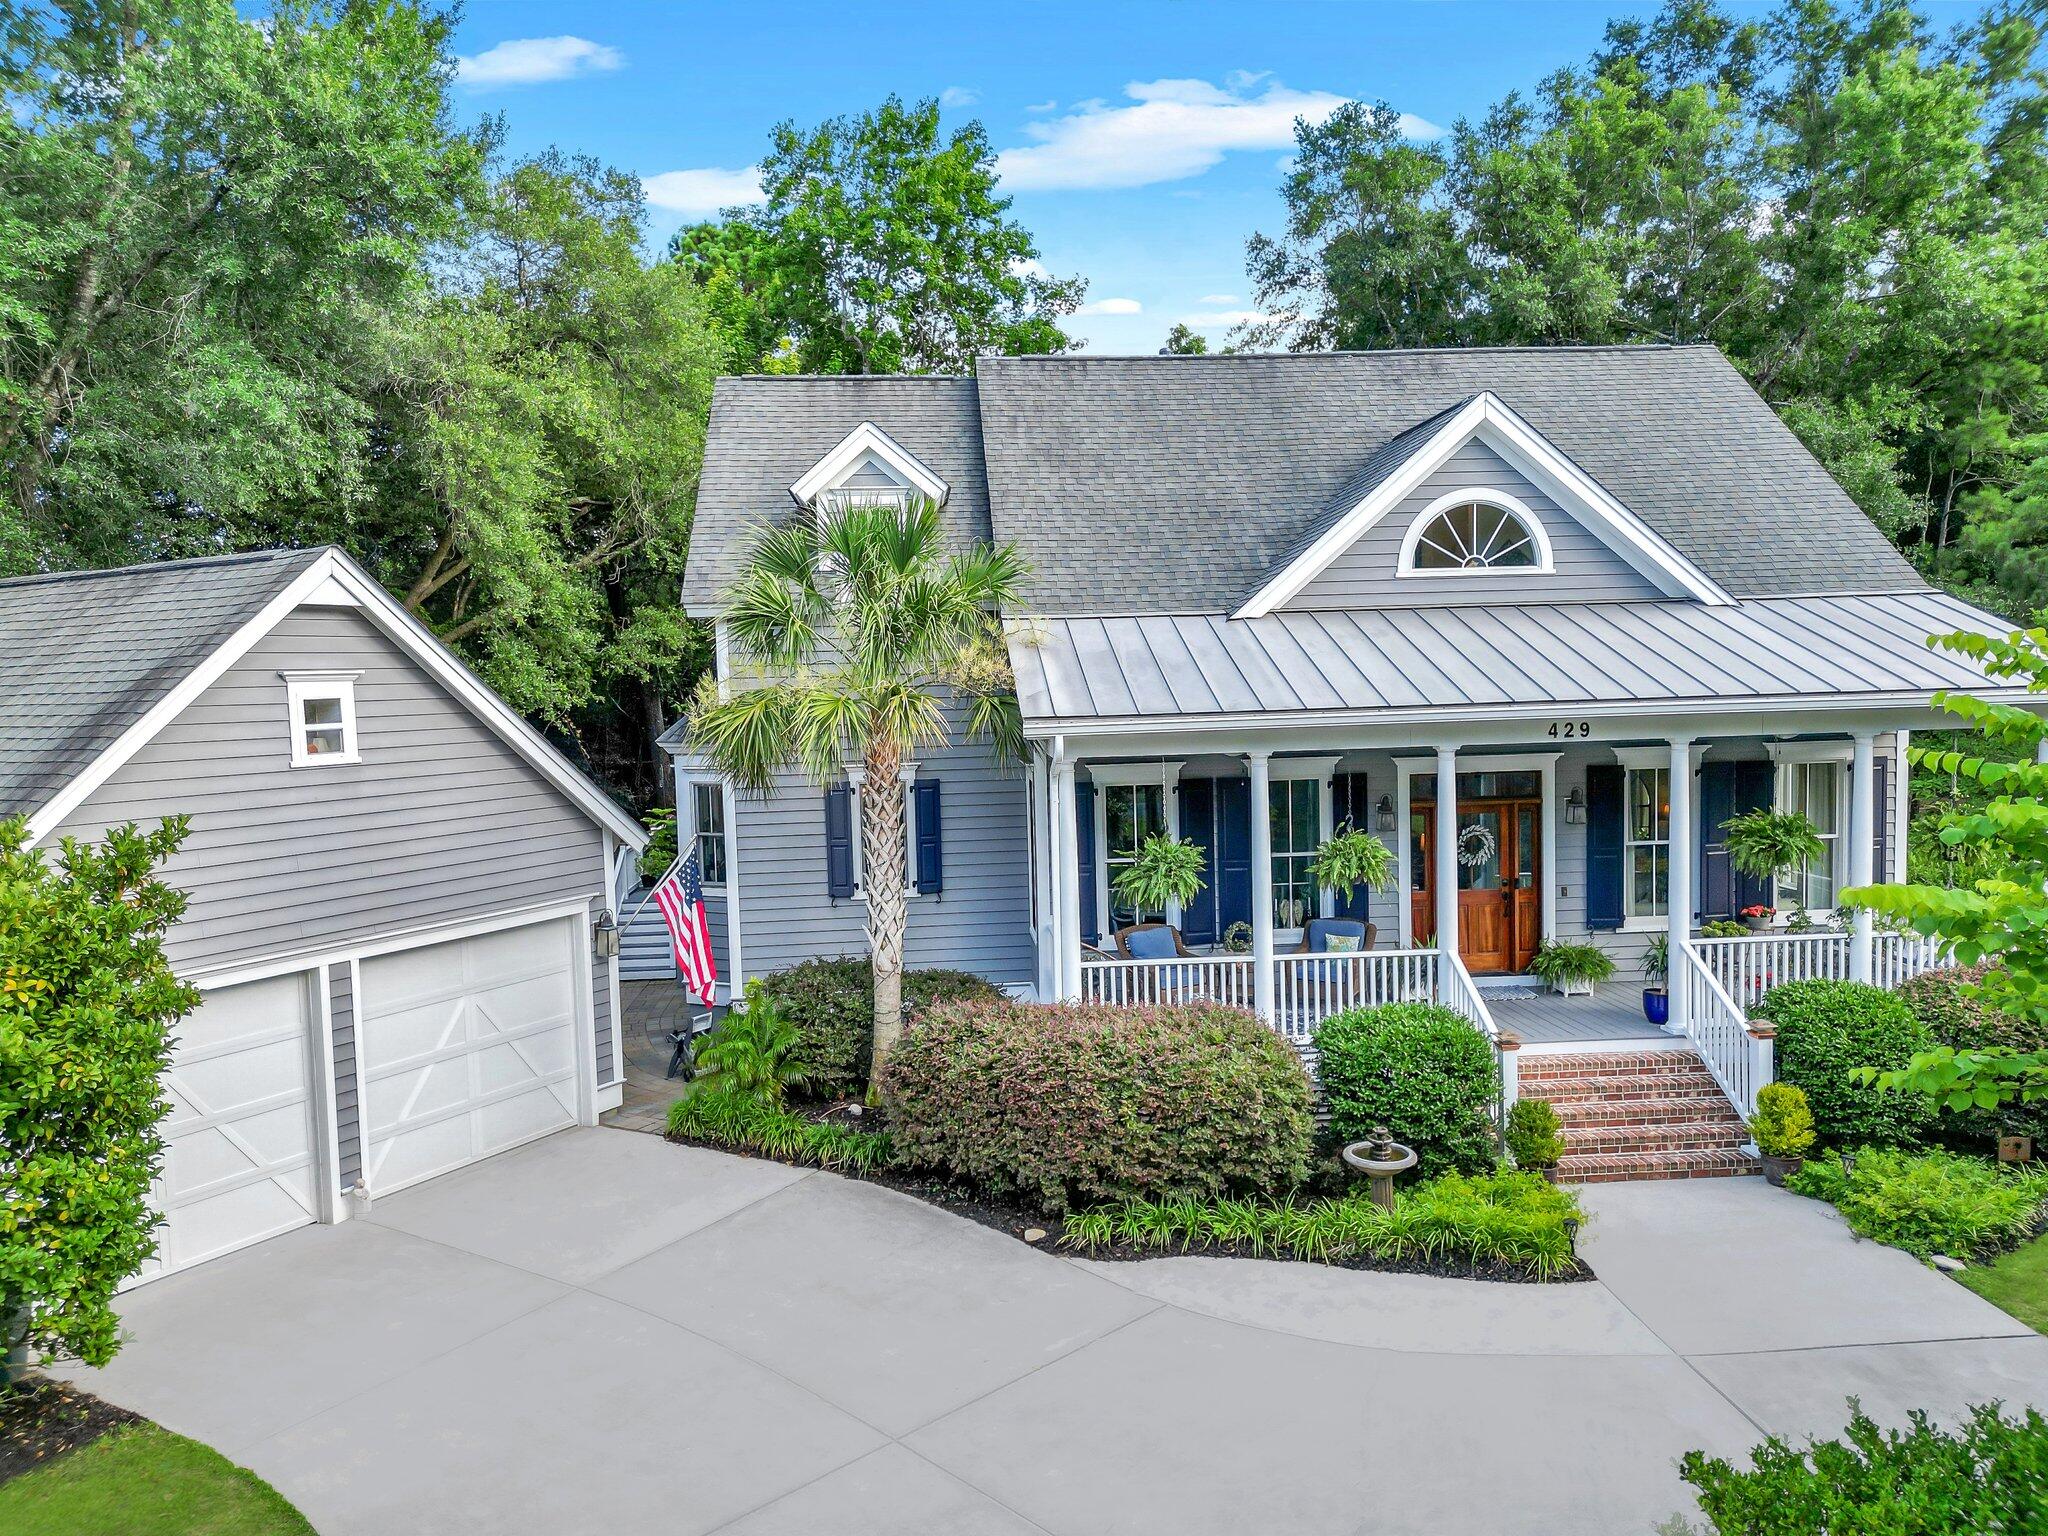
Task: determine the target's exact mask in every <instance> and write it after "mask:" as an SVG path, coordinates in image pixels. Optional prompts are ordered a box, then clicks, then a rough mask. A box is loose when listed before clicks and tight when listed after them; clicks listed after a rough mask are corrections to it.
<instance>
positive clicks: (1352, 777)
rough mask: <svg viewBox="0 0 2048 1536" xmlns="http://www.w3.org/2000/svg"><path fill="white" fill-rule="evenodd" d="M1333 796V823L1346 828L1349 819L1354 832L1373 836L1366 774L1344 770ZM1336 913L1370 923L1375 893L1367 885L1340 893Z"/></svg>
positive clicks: (1332, 787)
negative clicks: (1347, 892)
mask: <svg viewBox="0 0 2048 1536" xmlns="http://www.w3.org/2000/svg"><path fill="white" fill-rule="evenodd" d="M1330 793H1331V795H1332V797H1333V798H1332V801H1331V812H1330V824H1331V825H1332V826H1334V827H1336V828H1337V829H1338V830H1339V831H1342V830H1343V828H1344V825H1345V823H1347V822H1349V823H1350V825H1351V829H1352V830H1353V831H1354V832H1363V833H1365V834H1367V835H1368V836H1372V835H1373V824H1372V797H1371V795H1370V794H1369V793H1368V791H1367V787H1366V782H1365V775H1364V774H1362V773H1340V774H1338V775H1337V776H1336V778H1335V779H1333V780H1331V783H1330ZM1336 912H1337V915H1338V916H1339V917H1351V918H1356V919H1357V920H1358V921H1359V922H1361V923H1363V922H1368V921H1370V920H1371V918H1372V892H1371V891H1370V890H1369V889H1367V888H1366V887H1365V886H1362V885H1361V886H1358V887H1357V888H1356V889H1354V890H1353V891H1352V892H1351V893H1350V894H1349V895H1346V894H1344V893H1343V892H1341V891H1340V892H1338V894H1337V907H1336Z"/></svg>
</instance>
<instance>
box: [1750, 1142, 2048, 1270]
mask: <svg viewBox="0 0 2048 1536" xmlns="http://www.w3.org/2000/svg"><path fill="white" fill-rule="evenodd" d="M1850 1162H1851V1168H1850V1170H1849V1171H1847V1172H1845V1171H1844V1170H1843V1168H1842V1164H1841V1162H1840V1160H1838V1159H1836V1158H1831V1157H1830V1158H1817V1159H1815V1160H1814V1161H1812V1162H1809V1163H1808V1164H1806V1166H1805V1167H1803V1168H1801V1169H1800V1170H1799V1172H1797V1173H1795V1174H1793V1175H1792V1177H1791V1178H1790V1179H1788V1180H1786V1185H1787V1187H1788V1188H1790V1189H1793V1190H1795V1191H1797V1192H1798V1193H1800V1194H1802V1195H1810V1196H1812V1197H1813V1198H1814V1199H1816V1200H1825V1201H1827V1202H1828V1203H1829V1204H1830V1205H1833V1206H1834V1207H1835V1208H1836V1209H1837V1210H1839V1211H1840V1212H1841V1213H1842V1215H1843V1217H1844V1219H1845V1220H1847V1221H1848V1223H1849V1226H1850V1229H1851V1230H1852V1231H1854V1232H1856V1233H1857V1234H1858V1235H1860V1236H1862V1237H1867V1238H1870V1239H1871V1240H1872V1241H1874V1242H1879V1243H1888V1244H1890V1245H1891V1246H1892V1247H1894V1248H1903V1249H1905V1250H1906V1252H1908V1253H1910V1254H1914V1255H1916V1256H1918V1257H1920V1258H1922V1259H1926V1258H1932V1257H1933V1256H1934V1255H1935V1254H1937V1253H1941V1254H1948V1255H1951V1256H1953V1257H1956V1258H1964V1257H1968V1256H1971V1255H1982V1254H1987V1253H1991V1252H1995V1251H1997V1250H1999V1249H2002V1248H2008V1247H2011V1246H2012V1245H2013V1244H2014V1243H2017V1242H2020V1241H2021V1240H2023V1239H2024V1238H2026V1237H2027V1236H2028V1235H2029V1234H2030V1233H2031V1232H2032V1231H2033V1230H2034V1227H2035V1225H2036V1224H2037V1222H2038V1220H2039V1218H2040V1216H2041V1215H2042V1211H2043V1207H2044V1204H2048V1171H2043V1170H2037V1169H2023V1168H2021V1167H2018V1166H2012V1165H2005V1164H2000V1163H1991V1162H1986V1161H1984V1160H1982V1159H1981V1158H1974V1157H1957V1156H1956V1155H1955V1154H1953V1153H1950V1152H1921V1153H1913V1152H1901V1151H1897V1150H1895V1149H1892V1148H1888V1147H1864V1148H1862V1149H1861V1150H1860V1151H1858V1152H1856V1153H1855V1154H1853V1156H1852V1157H1851V1159H1850Z"/></svg>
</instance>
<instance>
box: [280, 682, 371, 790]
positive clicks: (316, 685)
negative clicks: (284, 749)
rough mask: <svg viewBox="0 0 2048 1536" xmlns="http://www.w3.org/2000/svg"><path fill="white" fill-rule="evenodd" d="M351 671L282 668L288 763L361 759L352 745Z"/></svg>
mask: <svg viewBox="0 0 2048 1536" xmlns="http://www.w3.org/2000/svg"><path fill="white" fill-rule="evenodd" d="M360 675H361V674H359V673H355V672H286V673H284V674H283V677H284V682H285V696H286V700H287V702H288V705H289V708H290V711H291V732H292V766H293V767H294V768H312V767H322V766H326V765H329V764H336V763H355V762H360V761H362V758H361V754H360V753H359V752H358V751H357V749H356V678H357V677H358V676H360Z"/></svg>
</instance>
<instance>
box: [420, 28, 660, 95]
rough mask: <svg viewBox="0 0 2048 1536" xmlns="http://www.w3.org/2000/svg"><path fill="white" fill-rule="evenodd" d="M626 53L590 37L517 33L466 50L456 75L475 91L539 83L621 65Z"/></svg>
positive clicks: (459, 61)
mask: <svg viewBox="0 0 2048 1536" xmlns="http://www.w3.org/2000/svg"><path fill="white" fill-rule="evenodd" d="M625 62H626V56H625V55H624V54H623V53H621V52H619V50H618V49H616V48H608V47H606V46H605V45H604V44H603V43H593V42H592V41H591V40H590V39H589V38H587V37H515V38H512V39H510V40H509V41H507V42H502V43H499V44H498V45H497V46H496V47H495V48H486V49H485V50H484V51H483V52H482V53H479V54H465V55H463V56H461V57H459V58H458V59H456V61H455V78H456V79H457V80H458V81H459V82H461V83H462V84H463V85H465V86H467V87H468V88H469V89H471V90H473V91H486V90H489V89H491V87H493V86H499V85H537V84H540V83H541V82H543V81H547V80H569V79H573V78H574V77H575V76H577V75H590V74H597V73H600V72H601V71H604V70H608V69H618V68H621V67H622V66H623V65H624V64H625Z"/></svg>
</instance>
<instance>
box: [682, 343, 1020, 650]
mask: <svg viewBox="0 0 2048 1536" xmlns="http://www.w3.org/2000/svg"><path fill="white" fill-rule="evenodd" d="M863 421H871V422H873V423H874V424H875V425H876V426H878V427H880V428H881V429H882V430H883V431H884V432H886V433H888V434H889V436H890V437H891V438H892V439H894V440H895V442H896V444H897V445H898V446H899V447H901V448H903V449H904V450H905V451H907V452H909V453H911V454H914V455H915V456H916V457H917V458H918V460H919V461H920V462H922V463H923V464H925V465H926V466H927V467H928V468H930V469H931V471H932V472H933V473H934V474H936V475H937V476H938V477H939V478H940V479H942V480H944V481H945V482H946V485H947V488H948V494H947V498H946V508H945V517H946V524H947V527H948V529H949V530H950V531H951V533H952V534H953V536H954V538H955V540H956V541H957V542H958V543H959V544H960V545H961V546H962V547H966V546H969V545H972V544H975V543H980V542H985V541H987V539H988V538H989V536H990V533H989V518H988V476H987V473H986V472H985V471H984V470H983V468H982V450H981V414H980V411H979V409H978V407H977V404H976V400H975V389H974V380H972V379H955V378H931V377H918V378H910V377H894V376H892V377H880V378H845V377H819V376H816V375H797V376H773V377H761V376H748V377H744V378H726V379H720V380H719V381H718V384H717V387H716V388H715V389H714V390H713V391H712V395H711V424H710V429H709V435H708V437H707V438H706V440H705V444H704V469H703V473H702V475H701V476H700V477H699V480H698V488H697V515H696V521H695V523H694V524H693V525H692V528H691V532H690V559H689V564H688V566H687V568H686V569H685V571H684V575H683V603H684V605H685V607H687V608H688V609H689V610H690V611H692V612H704V611H708V610H711V609H715V608H717V607H718V606H719V604H720V603H721V602H722V601H723V597H724V593H725V591H726V589H727V588H729V587H730V586H731V585H732V582H733V580H734V578H736V577H737V576H738V575H739V573H740V572H741V571H742V570H743V569H744V568H745V566H746V562H747V556H748V555H749V553H750V552H751V551H752V549H753V545H754V541H755V539H756V538H757V537H758V536H759V534H760V532H761V530H763V529H764V528H768V527H774V526H780V525H781V524H783V523H786V522H788V521H789V520H790V518H792V517H793V516H795V515H796V512H797V505H796V503H795V502H794V501H793V500H791V499H790V494H789V488H790V486H791V485H792V484H794V483H795V482H796V481H797V480H799V479H800V478H802V476H803V474H804V471H806V470H808V469H809V468H810V467H811V466H812V465H813V464H816V463H817V462H818V460H819V459H821V458H823V457H824V456H825V455H826V454H827V453H829V452H831V451H832V449H833V448H835V447H837V446H838V444H839V440H840V439H841V438H843V437H845V436H846V434H847V433H849V432H851V431H852V430H853V429H854V428H855V427H857V426H859V425H860V424H861V423H862V422H863Z"/></svg>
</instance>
